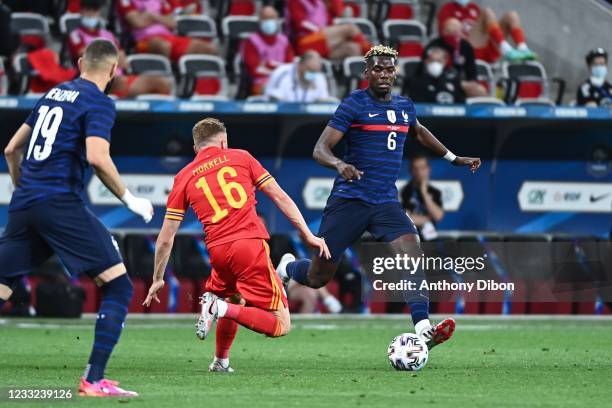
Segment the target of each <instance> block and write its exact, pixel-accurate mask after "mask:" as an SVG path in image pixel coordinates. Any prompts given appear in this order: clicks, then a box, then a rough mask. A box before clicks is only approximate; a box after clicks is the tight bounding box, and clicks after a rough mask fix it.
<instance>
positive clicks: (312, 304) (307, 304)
mask: <svg viewBox="0 0 612 408" xmlns="http://www.w3.org/2000/svg"><path fill="white" fill-rule="evenodd" d="M287 292H288V298H289V301H290V302H296V303H299V304H300V307H299V309H298V313H315V312H317V311H318V306H319V299H321V302H323V306H325V308H326V309H327V311H328V312H329V313H332V314H337V313H340V312H341V311H342V304H341V303H340V301H339V300H338V299H336V297H335V296H334V295H332V294H331V293H329V291H328V290H327V288H326V287H322V288H319V289H313V288H309V287H308V286H303V285H300V284H299V283H297V282H295V281H293V280H292V281H290V282H289V286H288V287H287ZM292 312H295V311H294V310H292Z"/></svg>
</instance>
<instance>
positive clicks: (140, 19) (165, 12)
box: [117, 0, 217, 61]
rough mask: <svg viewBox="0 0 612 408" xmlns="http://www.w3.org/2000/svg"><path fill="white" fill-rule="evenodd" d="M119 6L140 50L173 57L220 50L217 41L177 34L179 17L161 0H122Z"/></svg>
mask: <svg viewBox="0 0 612 408" xmlns="http://www.w3.org/2000/svg"><path fill="white" fill-rule="evenodd" d="M117 7H118V11H119V15H120V16H121V18H122V19H123V21H124V22H125V24H126V25H127V27H128V29H129V31H131V33H132V35H133V37H134V40H135V41H136V50H137V52H141V53H153V54H161V55H164V56H166V57H168V58H170V59H171V60H173V61H178V59H179V58H180V57H182V56H183V55H185V54H215V53H216V52H217V46H216V44H215V43H213V42H209V41H205V40H201V39H197V38H190V37H182V36H178V35H176V34H174V33H173V30H174V29H175V28H176V19H175V18H174V15H173V14H172V10H171V9H170V8H169V7H167V5H165V4H162V1H161V0H118V1H117Z"/></svg>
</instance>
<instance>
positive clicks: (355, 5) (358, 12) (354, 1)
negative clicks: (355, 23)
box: [344, 0, 368, 18]
mask: <svg viewBox="0 0 612 408" xmlns="http://www.w3.org/2000/svg"><path fill="white" fill-rule="evenodd" d="M344 7H345V8H346V7H348V8H349V9H350V10H351V14H352V16H351V17H357V18H367V17H368V5H367V4H366V1H365V0H344Z"/></svg>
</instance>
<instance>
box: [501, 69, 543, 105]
mask: <svg viewBox="0 0 612 408" xmlns="http://www.w3.org/2000/svg"><path fill="white" fill-rule="evenodd" d="M502 75H503V77H504V78H509V79H510V80H514V81H516V83H517V89H516V91H515V97H514V100H515V99H517V98H541V97H547V96H548V80H547V77H546V70H545V69H544V66H543V65H542V64H541V63H539V62H537V61H524V62H521V63H508V62H504V63H503V64H502Z"/></svg>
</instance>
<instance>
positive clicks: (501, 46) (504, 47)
mask: <svg viewBox="0 0 612 408" xmlns="http://www.w3.org/2000/svg"><path fill="white" fill-rule="evenodd" d="M499 49H500V50H501V52H502V54H504V55H506V54H507V53H509V52H510V51H512V50H513V48H512V46H511V45H510V43H509V42H508V41H506V40H504V41H502V42H501V44H499Z"/></svg>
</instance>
